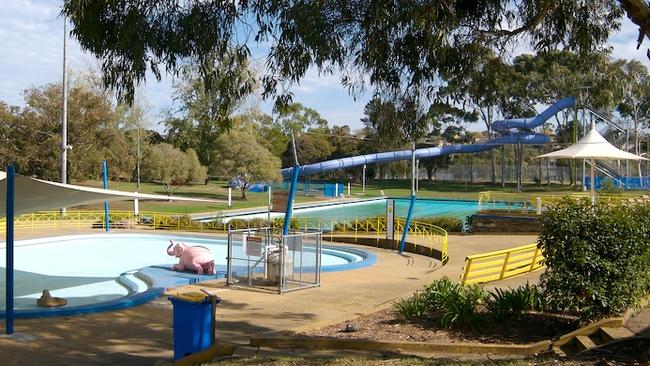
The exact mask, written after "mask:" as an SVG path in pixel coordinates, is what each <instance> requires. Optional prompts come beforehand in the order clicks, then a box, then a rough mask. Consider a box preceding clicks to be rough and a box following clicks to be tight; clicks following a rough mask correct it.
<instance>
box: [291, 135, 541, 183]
mask: <svg viewBox="0 0 650 366" xmlns="http://www.w3.org/2000/svg"><path fill="white" fill-rule="evenodd" d="M547 142H549V138H548V136H546V135H542V134H513V135H504V136H501V137H498V138H495V139H493V140H490V141H487V142H485V143H478V144H462V145H443V146H436V147H427V148H423V149H417V150H415V157H416V159H423V158H429V157H433V156H441V155H448V154H468V153H478V152H482V151H487V150H490V149H494V148H496V147H499V146H501V145H512V144H519V143H522V144H545V143H547ZM409 159H411V150H400V151H390V152H382V153H375V154H367V155H359V156H352V157H349V158H342V159H334V160H327V161H323V162H320V163H314V164H308V165H303V166H302V168H301V169H302V172H301V173H302V174H303V175H311V174H317V173H322V172H328V171H332V170H336V169H345V168H352V167H355V166H361V165H364V164H375V163H382V162H387V161H397V160H409ZM292 170H293V168H285V169H282V170H281V173H282V175H283V176H285V177H289V176H291V172H292Z"/></svg>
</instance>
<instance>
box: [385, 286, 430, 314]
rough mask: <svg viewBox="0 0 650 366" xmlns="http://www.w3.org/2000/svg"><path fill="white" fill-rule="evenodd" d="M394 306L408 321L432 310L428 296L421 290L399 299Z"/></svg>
mask: <svg viewBox="0 0 650 366" xmlns="http://www.w3.org/2000/svg"><path fill="white" fill-rule="evenodd" d="M393 306H394V307H395V309H396V310H397V312H398V313H400V314H401V315H402V316H403V317H404V319H406V320H407V321H410V320H415V319H418V318H421V317H423V316H424V315H425V314H427V313H428V312H429V310H430V308H429V304H428V303H427V301H426V297H425V296H424V294H423V293H421V292H416V293H415V294H414V295H413V296H411V297H409V298H407V299H399V300H397V301H395V302H394V303H393Z"/></svg>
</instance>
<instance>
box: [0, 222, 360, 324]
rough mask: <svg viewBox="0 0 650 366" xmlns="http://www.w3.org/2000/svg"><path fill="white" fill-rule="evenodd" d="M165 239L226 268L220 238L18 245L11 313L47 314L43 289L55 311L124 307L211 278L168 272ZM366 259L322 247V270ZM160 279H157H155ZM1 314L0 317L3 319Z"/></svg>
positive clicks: (1, 260) (123, 237) (0, 259)
mask: <svg viewBox="0 0 650 366" xmlns="http://www.w3.org/2000/svg"><path fill="white" fill-rule="evenodd" d="M170 239H173V240H174V241H182V242H184V243H186V244H187V245H202V246H205V247H208V248H209V249H210V250H211V251H212V253H213V254H214V257H215V261H216V266H217V267H218V268H217V271H219V269H222V268H223V267H224V266H225V264H226V255H227V240H226V239H225V238H214V237H212V238H210V237H199V236H177V235H153V234H120V233H115V234H94V235H72V236H60V237H50V238H40V239H31V240H20V241H17V242H16V247H15V290H14V291H15V307H16V309H17V310H18V311H19V312H20V311H21V310H24V311H26V312H28V313H29V311H46V312H47V311H50V309H43V308H39V307H37V306H36V299H37V298H39V297H40V296H41V293H42V291H43V289H49V290H50V293H51V294H52V296H58V297H64V298H66V299H67V300H68V305H66V306H65V307H62V308H60V309H61V310H64V309H71V308H72V309H74V308H77V307H78V308H83V307H89V306H90V307H96V306H97V304H103V305H107V304H108V305H111V304H112V305H117V308H119V307H126V306H128V305H130V304H131V305H132V303H133V302H134V299H136V300H137V299H138V296H141V295H142V294H145V293H147V292H151V290H152V289H154V288H157V291H155V294H151V295H153V297H155V296H157V295H158V294H160V293H161V292H162V288H164V287H167V286H170V285H179V284H183V283H189V282H194V281H196V280H197V277H200V279H199V280H201V279H202V280H209V279H213V278H215V276H199V275H196V274H185V273H179V272H172V271H169V270H168V269H169V268H170V267H171V266H172V265H173V264H175V263H178V259H177V258H175V257H171V256H168V255H167V253H166V248H167V246H168V245H169V240H170ZM4 252H5V249H4V243H2V250H1V251H0V267H1V268H0V292H2V293H3V296H0V309H1V310H4V307H5V298H4V289H5V287H6V284H5V282H4V281H5V274H4V271H5V267H6V263H5V253H4ZM369 256H371V255H370V254H369V253H365V252H363V251H359V250H354V249H351V248H345V247H335V248H334V247H327V246H325V247H324V248H323V255H322V264H323V270H324V271H328V270H337V269H338V268H347V267H346V266H349V265H350V264H351V263H361V262H363V261H364V260H366V259H367V258H368V257H369ZM161 273H162V274H163V277H162V279H161V278H156V277H158V275H160V274H161ZM218 275H219V274H218ZM221 276H223V273H221ZM152 277H153V278H152ZM148 297H149V298H153V297H152V296H148ZM133 304H134V303H133ZM57 310H58V309H57ZM3 313H4V312H3V311H2V312H0V315H2V316H4V315H3ZM18 315H19V316H20V314H18Z"/></svg>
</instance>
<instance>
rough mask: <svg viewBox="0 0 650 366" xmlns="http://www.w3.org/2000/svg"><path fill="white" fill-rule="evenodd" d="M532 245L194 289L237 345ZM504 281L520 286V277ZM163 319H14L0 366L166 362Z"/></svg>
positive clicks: (400, 258) (409, 257)
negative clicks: (274, 282) (304, 281)
mask: <svg viewBox="0 0 650 366" xmlns="http://www.w3.org/2000/svg"><path fill="white" fill-rule="evenodd" d="M80 232H86V233H87V232H88V231H80ZM93 232H95V233H97V232H98V231H96V230H95V231H93ZM68 233H71V232H69V231H67V232H66V234H68ZM45 234H46V233H21V234H19V235H20V237H33V236H40V235H45ZM47 234H49V235H51V234H52V233H51V232H49V233H47ZM534 240H535V237H534V236H523V235H522V236H502V235H486V236H478V235H477V236H472V235H468V236H450V238H449V256H450V261H449V263H448V264H447V265H446V266H444V267H441V266H440V263H439V262H437V261H435V260H434V259H431V258H428V257H424V256H420V255H414V254H404V255H400V254H397V253H396V252H394V251H388V250H383V249H376V248H368V247H363V248H364V249H366V250H369V251H372V252H374V253H375V254H376V255H377V257H378V258H377V263H376V265H374V266H372V267H367V268H363V269H358V270H352V271H346V272H331V273H323V276H322V287H320V288H315V289H308V290H303V291H297V292H292V293H287V294H284V295H277V294H269V293H261V292H255V291H250V290H241V289H231V288H225V286H224V284H223V282H222V281H213V282H211V283H204V284H201V286H200V287H202V288H205V289H206V290H208V291H211V292H214V293H217V294H218V295H219V296H220V297H221V298H222V303H221V304H220V305H219V307H218V311H217V322H218V323H217V332H218V337H219V338H220V339H222V340H227V341H230V342H237V343H242V344H243V343H246V342H247V340H248V336H250V335H253V334H255V335H259V334H277V333H286V332H295V331H300V330H305V329H310V328H317V327H321V326H323V325H325V324H330V323H334V322H339V321H343V320H347V319H351V318H354V317H356V316H359V315H362V314H365V313H368V312H372V311H374V310H377V309H379V308H381V307H384V306H390V303H391V301H393V300H395V299H397V298H400V297H406V296H409V295H410V294H412V293H413V292H414V291H415V290H418V289H420V288H421V287H422V286H423V285H425V284H427V283H429V282H430V281H431V280H432V279H434V278H439V277H441V276H443V275H446V276H449V277H451V278H454V279H455V278H458V277H459V276H460V272H461V267H462V264H463V261H464V258H465V256H466V255H468V254H470V253H479V252H486V251H492V250H499V249H503V248H508V247H512V246H517V245H523V244H529V243H531V242H533V241H534ZM346 245H348V244H346ZM509 282H512V283H513V285H514V283H515V282H519V283H522V282H525V277H523V278H522V277H519V278H517V279H511V280H510V281H509ZM188 287H193V286H188ZM171 319H172V311H171V306H170V303H169V301H167V299H166V297H162V298H159V299H157V300H155V301H153V302H151V303H148V304H146V305H142V306H139V307H134V308H130V309H126V310H121V311H115V312H109V313H99V314H93V315H87V316H78V317H66V318H43V319H24V320H23V319H19V320H17V321H16V332H17V334H16V335H14V336H12V337H6V336H0V360H1V361H0V364H2V365H27V364H47V365H77V364H78V365H82V364H83V365H85V364H95V365H103V364H106V365H108V364H110V365H115V364H119V365H153V364H154V363H155V362H156V361H158V360H161V359H169V358H171V356H172V353H171V349H172V327H171Z"/></svg>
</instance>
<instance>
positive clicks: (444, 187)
mask: <svg viewBox="0 0 650 366" xmlns="http://www.w3.org/2000/svg"><path fill="white" fill-rule="evenodd" d="M381 191H383V192H384V194H385V195H387V196H391V197H406V196H410V195H411V181H410V180H378V181H373V182H370V183H368V184H366V192H365V193H366V195H367V196H378V195H381ZM482 191H497V192H504V193H517V194H518V195H523V196H528V195H534V194H540V193H542V194H560V195H562V194H569V193H572V192H575V191H576V190H575V188H573V187H569V186H567V185H559V184H551V185H548V186H547V185H544V184H542V186H541V187H538V186H537V184H534V183H531V184H524V190H523V192H521V193H519V192H517V189H516V186H515V185H514V184H507V185H506V188H501V184H497V185H492V184H489V183H475V184H465V183H456V182H438V181H432V182H428V181H426V180H420V182H419V190H418V192H417V195H418V197H422V198H448V199H472V200H475V199H477V198H478V192H482ZM352 193H353V195H356V194H359V193H361V185H356V184H353V186H352Z"/></svg>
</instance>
